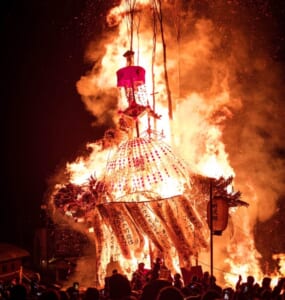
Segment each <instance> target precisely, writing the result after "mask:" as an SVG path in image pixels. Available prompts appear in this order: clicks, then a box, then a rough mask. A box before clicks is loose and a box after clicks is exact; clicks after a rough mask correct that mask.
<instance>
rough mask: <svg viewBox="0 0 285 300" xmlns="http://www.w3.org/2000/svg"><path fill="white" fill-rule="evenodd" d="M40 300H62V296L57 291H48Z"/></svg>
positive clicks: (44, 292)
mask: <svg viewBox="0 0 285 300" xmlns="http://www.w3.org/2000/svg"><path fill="white" fill-rule="evenodd" d="M39 300H60V294H59V292H58V291H57V290H55V289H47V290H45V291H43V293H42V294H41V295H40V297H39Z"/></svg>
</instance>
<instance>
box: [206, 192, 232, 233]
mask: <svg viewBox="0 0 285 300" xmlns="http://www.w3.org/2000/svg"><path fill="white" fill-rule="evenodd" d="M211 216H212V218H213V222H212V224H211ZM228 216H229V205H228V202H227V200H226V199H224V198H222V197H214V198H213V199H212V209H211V202H210V201H209V202H208V207H207V222H208V225H209V228H210V229H211V230H212V232H213V234H214V235H221V234H222V232H223V231H224V230H225V229H226V227H227V225H228ZM211 225H212V228H211Z"/></svg>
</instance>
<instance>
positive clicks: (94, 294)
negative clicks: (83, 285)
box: [83, 287, 100, 300]
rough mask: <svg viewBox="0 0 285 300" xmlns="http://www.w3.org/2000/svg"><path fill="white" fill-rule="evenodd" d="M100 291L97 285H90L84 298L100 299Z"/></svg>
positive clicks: (90, 299) (87, 299)
mask: <svg viewBox="0 0 285 300" xmlns="http://www.w3.org/2000/svg"><path fill="white" fill-rule="evenodd" d="M99 298H100V293H99V291H98V289H96V288H95V287H89V288H87V290H86V291H85V293H84V295H83V300H99Z"/></svg>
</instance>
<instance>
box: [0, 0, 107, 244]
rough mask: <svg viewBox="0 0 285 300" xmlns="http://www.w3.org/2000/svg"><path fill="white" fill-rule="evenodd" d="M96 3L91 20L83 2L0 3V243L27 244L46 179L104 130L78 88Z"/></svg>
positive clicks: (100, 6)
mask: <svg viewBox="0 0 285 300" xmlns="http://www.w3.org/2000/svg"><path fill="white" fill-rule="evenodd" d="M8 2H9V3H8ZM94 2H96V4H95V3H94V4H93V6H91V5H90V4H88V7H89V8H90V7H91V9H90V11H89V12H90V14H93V13H94V15H90V14H89V15H88V11H86V5H87V1H82V0H77V1H72V0H66V1H64V0H63V1H57V0H49V1H37V0H32V1H7V4H6V6H5V5H4V4H1V6H2V8H1V23H2V24H1V29H2V34H1V37H2V38H1V53H2V54H1V59H2V62H1V67H2V71H1V105H2V108H1V113H2V118H1V121H2V133H3V135H4V139H2V149H4V153H3V152H2V153H3V154H2V166H4V168H2V180H1V190H2V196H1V198H2V199H1V209H0V211H1V217H0V218H1V238H0V241H1V242H4V241H5V242H11V243H16V244H18V245H19V246H24V247H29V248H30V247H31V245H32V239H33V231H34V228H35V227H36V226H37V225H38V224H39V222H40V219H39V215H40V214H39V212H40V205H41V203H42V200H43V198H44V193H45V192H46V190H47V180H48V179H49V177H50V176H52V175H53V174H54V172H55V170H56V168H57V167H58V166H61V165H63V164H64V163H65V162H66V161H71V160H73V159H74V158H75V157H76V156H77V154H78V153H79V152H80V151H81V149H83V147H84V145H85V144H86V142H87V141H93V140H95V139H97V138H98V137H100V136H101V134H102V132H103V131H102V129H100V128H92V126H91V123H92V121H94V117H92V116H91V115H90V114H89V113H88V112H87V111H86V110H85V108H84V105H83V103H82V102H81V99H80V95H79V94H78V93H77V91H76V87H75V84H76V81H78V80H79V79H80V76H81V75H82V74H84V73H85V71H86V70H88V69H89V68H90V65H88V63H87V62H85V61H84V51H85V47H86V43H87V41H88V39H89V38H91V37H92V35H94V34H98V32H100V30H101V29H102V28H101V27H100V26H99V25H100V24H103V22H102V21H101V20H100V18H101V17H102V15H101V14H99V12H104V10H105V9H106V4H104V1H94ZM83 19H84V20H83ZM3 169H4V170H3Z"/></svg>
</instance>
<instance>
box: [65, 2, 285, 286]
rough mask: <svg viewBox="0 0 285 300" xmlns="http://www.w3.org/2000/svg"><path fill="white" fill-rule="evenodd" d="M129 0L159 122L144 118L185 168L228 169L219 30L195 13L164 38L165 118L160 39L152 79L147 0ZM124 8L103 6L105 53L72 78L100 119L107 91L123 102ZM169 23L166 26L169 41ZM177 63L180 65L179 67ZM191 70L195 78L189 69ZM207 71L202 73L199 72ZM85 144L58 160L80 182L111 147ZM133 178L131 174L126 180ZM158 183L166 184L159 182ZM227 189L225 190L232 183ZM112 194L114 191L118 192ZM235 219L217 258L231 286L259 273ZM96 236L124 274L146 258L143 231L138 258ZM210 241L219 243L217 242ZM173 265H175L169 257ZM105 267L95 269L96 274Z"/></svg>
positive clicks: (177, 189)
mask: <svg viewBox="0 0 285 300" xmlns="http://www.w3.org/2000/svg"><path fill="white" fill-rule="evenodd" d="M137 5H138V13H137V14H138V18H139V22H138V21H137V23H135V24H136V26H139V28H137V29H138V30H137V32H139V33H138V34H134V36H133V38H134V40H133V46H134V48H137V51H136V60H135V61H136V64H137V65H140V66H142V67H143V68H144V69H145V70H147V73H146V76H147V77H146V83H145V86H144V89H145V90H144V91H143V92H144V93H146V95H147V97H146V99H151V101H150V105H151V106H155V110H156V111H157V112H159V114H161V119H160V120H159V122H155V121H152V124H151V126H152V128H153V129H155V130H156V132H157V133H159V134H160V135H161V136H163V137H164V138H165V140H166V141H167V142H169V143H170V144H171V146H172V147H173V149H175V151H176V152H177V153H179V154H181V156H182V157H184V158H185V160H186V161H187V163H188V164H189V165H190V167H191V170H192V171H193V172H196V173H198V174H201V175H204V176H207V177H211V178H220V177H221V176H223V177H225V178H228V177H230V176H235V175H236V174H235V171H234V169H233V167H232V166H231V165H230V161H229V156H228V154H227V151H226V147H225V143H224V141H223V129H224V127H225V123H226V122H227V121H228V120H229V119H230V118H232V116H233V112H234V111H235V110H238V109H241V108H242V100H241V99H240V98H239V97H233V96H232V94H231V90H230V87H229V73H230V72H229V66H227V63H226V62H225V63H222V62H220V63H218V62H215V61H213V60H212V58H211V56H212V53H213V49H214V48H215V47H216V46H217V45H218V44H219V42H220V40H219V36H218V35H217V34H214V33H213V30H214V29H213V26H212V23H211V21H209V20H205V19H201V20H195V26H194V28H193V33H192V35H191V36H190V37H185V40H184V41H183V44H182V43H181V44H180V43H179V41H178V43H177V44H172V48H173V50H171V49H170V48H168V57H167V68H168V70H169V73H170V74H171V76H170V83H171V87H172V96H173V97H172V99H173V107H174V111H175V113H174V117H173V120H169V116H168V107H167V103H168V102H167V91H166V87H165V80H164V66H163V61H162V59H161V57H162V56H163V43H162V41H161V39H160V38H159V37H158V36H157V37H156V57H157V59H156V61H155V62H154V66H153V67H154V69H155V81H154V82H152V74H151V71H150V70H152V63H151V62H152V50H153V31H152V29H151V26H150V23H149V20H145V19H144V18H143V14H148V13H150V8H151V7H150V6H149V1H137ZM128 8H129V7H126V4H125V2H124V1H122V3H121V5H120V6H117V7H114V8H113V9H112V10H111V11H110V12H109V14H108V16H107V22H108V24H109V26H112V27H116V28H117V35H115V36H112V37H111V38H110V39H107V40H104V41H103V42H104V50H105V53H104V56H103V57H102V59H101V65H100V68H94V69H93V70H92V71H91V72H90V73H89V74H87V75H85V76H82V78H81V79H80V80H79V81H78V83H77V88H78V91H79V93H80V94H81V95H82V99H83V101H84V103H85V105H86V108H87V110H89V111H91V112H92V113H93V114H94V115H95V116H97V117H98V119H99V120H102V121H100V122H104V121H105V120H106V113H108V114H110V110H109V108H110V107H112V105H111V104H112V103H113V102H112V101H113V100H112V99H113V98H114V95H115V96H116V97H117V96H119V99H120V100H119V102H118V107H119V108H120V106H121V107H123V106H125V105H126V103H124V98H123V96H122V92H120V91H114V87H115V86H116V77H115V74H116V71H117V70H118V69H120V68H122V67H124V66H125V63H126V62H125V59H124V58H123V56H122V54H123V53H124V52H125V51H126V50H128V47H129V43H130V38H129V37H130V28H129V26H128ZM142 12H143V13H142ZM138 24H139V25H138ZM166 26H167V25H166ZM170 26H171V25H170ZM170 26H169V27H168V26H167V27H166V29H167V30H166V31H167V33H166V34H167V38H168V39H169V40H170V35H171V28H170ZM178 49H179V51H178ZM88 51H89V52H88V56H89V57H90V58H91V57H93V58H94V60H95V59H96V60H97V59H98V52H96V50H94V48H92V47H90V48H89V50H88ZM202 61H207V62H209V65H208V66H207V69H205V72H207V71H208V72H209V73H210V75H207V76H209V77H211V76H212V81H211V84H207V83H204V82H205V80H203V79H204V78H203V74H202V73H203V72H202V70H200V69H199V68H200V65H202V66H203V67H204V66H205V65H204V63H202ZM178 66H180V69H179V70H178ZM195 71H196V72H197V73H198V75H200V77H201V78H199V76H198V75H196V74H195ZM178 73H179V74H178ZM207 76H205V78H206V79H207ZM195 77H196V78H195ZM117 92H118V93H117ZM97 94H102V95H104V99H103V100H102V101H97V102H96V101H94V98H96V97H95V96H96V95H97ZM120 95H121V96H120ZM117 112H118V110H117V109H113V110H112V113H111V116H112V118H113V121H114V122H116V121H117V119H118V114H117ZM148 121H149V120H148V119H147V118H146V117H144V118H140V119H139V122H140V127H141V128H142V132H144V133H145V132H147V129H148V126H149V124H148ZM87 148H89V149H90V154H89V156H88V157H84V158H83V157H79V158H78V159H77V160H76V161H75V162H72V163H68V164H67V166H66V171H67V173H68V174H69V176H70V182H71V183H74V184H77V185H80V184H86V183H87V182H88V179H89V178H90V176H91V175H93V172H94V170H96V177H97V178H98V179H99V180H100V179H101V178H102V177H104V173H105V171H106V161H107V160H108V158H109V157H110V156H111V154H110V153H111V152H112V148H110V147H109V148H108V149H104V148H102V145H98V144H91V143H90V144H88V145H87ZM147 171H148V170H145V171H144V172H147ZM136 180H137V179H136V178H133V182H136ZM179 184H181V182H179V178H178V179H177V178H175V177H174V176H173V177H171V178H168V179H167V180H166V181H165V182H164V185H163V186H159V187H158V190H159V193H161V194H163V195H164V196H165V197H170V196H175V195H176V194H179V193H181V186H180V185H179ZM166 187H171V188H168V189H167V188H166ZM231 188H232V189H233V187H232V186H231ZM128 192H131V191H128ZM116 196H117V197H118V198H120V195H119V194H116ZM255 201H257V199H252V202H253V203H255ZM239 217H240V215H239V214H237V215H236V212H235V213H233V217H232V218H233V222H235V221H236V220H238V221H241V220H240V219H239ZM238 224H239V225H240V224H242V230H241V231H240V232H238V233H236V234H235V236H234V237H229V236H228V240H229V242H228V245H224V246H223V253H225V254H226V258H223V259H222V260H221V261H222V264H224V266H225V268H226V270H227V272H226V273H225V274H224V280H225V282H227V283H228V284H230V285H232V286H234V285H235V282H236V280H237V276H238V274H243V276H247V275H252V274H253V275H254V276H256V278H257V279H258V280H260V279H261V278H262V276H263V274H262V271H261V270H260V268H259V263H258V259H259V258H260V254H259V253H258V251H257V250H256V249H255V246H254V242H253V232H252V224H251V221H250V220H249V218H248V217H244V216H243V217H242V222H241V223H239V222H238ZM235 225H236V224H235ZM89 232H90V233H92V232H94V227H90V228H89ZM104 237H105V238H106V239H110V240H111V241H112V242H111V244H112V246H111V247H113V248H112V253H117V257H116V255H114V258H115V259H120V262H121V266H122V268H123V269H124V272H126V273H127V274H128V275H130V274H131V272H132V270H133V269H134V266H136V265H137V263H138V262H139V261H142V260H143V261H144V262H145V263H146V264H148V263H149V261H150V256H149V249H148V248H149V247H150V245H149V243H148V239H147V237H146V236H144V237H143V238H144V240H145V243H144V247H145V248H144V250H143V251H142V253H143V255H142V256H140V257H138V256H137V255H136V253H135V252H132V253H131V254H132V255H131V257H132V258H131V260H127V259H123V258H122V257H121V256H120V254H119V252H120V250H119V247H118V241H117V240H116V238H115V237H114V236H111V235H110V233H108V230H104ZM216 242H217V243H219V242H220V241H216ZM114 249H115V250H114ZM110 256H111V250H110V249H107V250H106V253H104V256H103V257H102V261H103V262H104V264H107V263H108V261H109V259H110ZM274 259H279V260H280V264H281V268H280V270H279V272H280V274H284V255H283V256H282V255H281V254H280V256H275V258H274ZM173 264H174V265H175V266H177V262H174V263H173ZM177 270H178V269H177ZM106 274H107V273H102V274H101V276H102V277H103V276H105V275H106Z"/></svg>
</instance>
